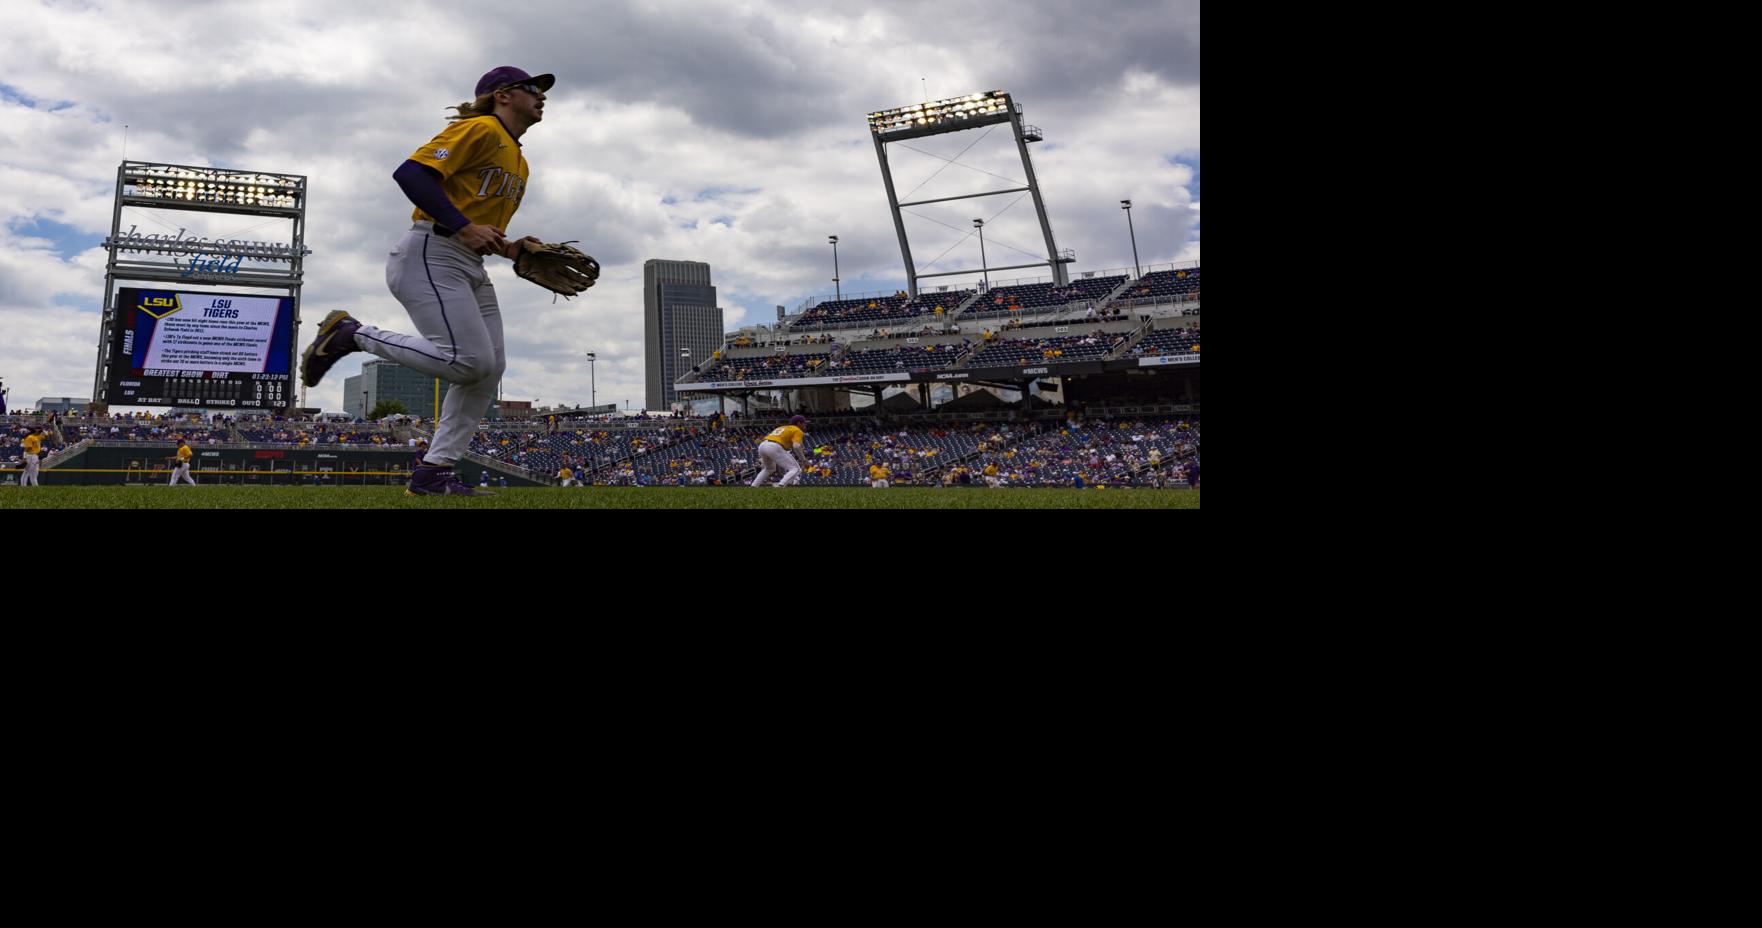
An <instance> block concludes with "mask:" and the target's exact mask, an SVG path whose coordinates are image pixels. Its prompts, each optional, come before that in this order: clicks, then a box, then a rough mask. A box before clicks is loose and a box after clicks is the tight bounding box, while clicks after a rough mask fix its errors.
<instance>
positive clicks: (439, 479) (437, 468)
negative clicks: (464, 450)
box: [404, 464, 495, 496]
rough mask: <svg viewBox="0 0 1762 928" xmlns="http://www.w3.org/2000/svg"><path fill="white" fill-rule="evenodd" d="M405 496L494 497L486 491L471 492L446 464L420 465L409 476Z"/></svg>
mask: <svg viewBox="0 0 1762 928" xmlns="http://www.w3.org/2000/svg"><path fill="white" fill-rule="evenodd" d="M404 495H405V496H494V495H495V494H494V493H491V492H489V491H487V490H473V489H472V488H471V487H469V486H467V485H466V483H465V481H463V480H460V479H459V475H458V474H455V473H453V468H452V467H451V466H450V465H447V464H421V465H418V466H417V468H416V472H415V473H413V474H411V475H410V486H409V487H408V488H406V489H405V490H404Z"/></svg>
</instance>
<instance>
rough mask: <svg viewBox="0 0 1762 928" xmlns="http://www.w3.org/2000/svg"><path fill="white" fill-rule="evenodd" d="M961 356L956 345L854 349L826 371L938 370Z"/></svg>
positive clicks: (844, 372)
mask: <svg viewBox="0 0 1762 928" xmlns="http://www.w3.org/2000/svg"><path fill="white" fill-rule="evenodd" d="M960 356H961V346H960V345H957V344H953V343H949V344H942V345H902V346H899V347H894V348H871V349H867V350H864V351H854V350H853V351H847V352H845V353H844V354H842V355H840V356H839V358H838V360H837V361H834V362H833V366H831V367H829V368H828V369H827V372H828V373H831V374H839V375H843V374H892V373H896V372H911V371H937V370H941V369H943V368H945V367H947V366H949V365H950V364H953V363H954V361H955V359H956V358H959V357H960Z"/></svg>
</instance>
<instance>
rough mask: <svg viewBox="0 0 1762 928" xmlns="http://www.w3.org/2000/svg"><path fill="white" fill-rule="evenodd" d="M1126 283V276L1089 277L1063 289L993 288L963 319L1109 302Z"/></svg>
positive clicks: (1042, 286)
mask: <svg viewBox="0 0 1762 928" xmlns="http://www.w3.org/2000/svg"><path fill="white" fill-rule="evenodd" d="M1125 280H1126V275H1124V274H1117V275H1114V276H1112V277H1086V278H1083V279H1081V280H1074V281H1071V282H1070V283H1069V284H1066V285H1065V286H1062V287H1061V286H1058V285H1057V284H1053V283H1050V282H1047V283H1038V284H1018V285H1015V286H1010V287H993V288H991V289H990V290H987V291H986V292H985V295H984V296H981V297H980V298H979V300H978V301H977V302H975V303H974V304H973V305H972V306H969V307H967V311H966V313H964V314H963V318H965V317H968V316H972V317H980V316H992V315H997V314H999V313H1010V314H1019V313H1024V312H1028V313H1032V312H1033V311H1035V310H1037V309H1045V308H1048V307H1054V306H1066V305H1069V304H1071V303H1094V302H1097V301H1099V300H1103V299H1105V298H1106V297H1107V295H1108V294H1109V293H1112V292H1113V290H1114V288H1115V287H1118V286H1119V285H1120V284H1122V283H1124V282H1125Z"/></svg>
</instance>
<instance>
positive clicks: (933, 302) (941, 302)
mask: <svg viewBox="0 0 1762 928" xmlns="http://www.w3.org/2000/svg"><path fill="white" fill-rule="evenodd" d="M972 295H973V291H972V290H951V291H949V292H947V293H920V294H918V297H917V299H912V298H911V297H910V296H909V295H908V294H907V293H906V292H905V291H904V290H901V291H899V292H897V293H895V294H893V295H892V296H888V297H864V298H861V299H854V300H828V301H827V302H824V303H821V304H819V305H818V306H815V307H813V308H812V309H809V310H808V311H806V312H804V313H802V314H801V315H800V316H798V317H797V318H796V319H795V321H794V322H792V323H790V330H791V331H793V332H800V331H806V330H810V329H825V328H837V327H842V326H859V325H866V324H869V325H886V326H898V325H900V324H902V323H909V322H910V321H912V320H916V319H919V318H920V317H923V316H932V317H946V316H949V315H952V314H953V313H954V312H955V310H957V309H959V308H960V305H961V304H962V303H965V302H966V301H967V299H968V298H969V297H971V296H972Z"/></svg>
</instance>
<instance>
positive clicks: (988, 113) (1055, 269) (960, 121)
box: [869, 90, 1076, 299]
mask: <svg viewBox="0 0 1762 928" xmlns="http://www.w3.org/2000/svg"><path fill="white" fill-rule="evenodd" d="M1004 123H1008V124H1009V126H1010V128H1011V129H1012V130H1013V131H1014V132H1015V137H1016V150H1017V151H1018V152H1020V153H1021V156H1022V171H1023V172H1024V174H1025V176H1026V177H1027V179H1028V181H1027V186H1024V187H1012V188H1010V189H1007V190H988V191H986V192H984V193H969V194H963V195H960V196H952V197H937V198H935V199H931V200H915V201H913V202H910V203H901V202H899V196H898V195H897V194H896V193H895V192H894V189H893V172H892V170H891V169H889V167H888V165H887V145H888V144H889V143H892V142H904V141H907V140H909V139H919V138H925V137H927V136H932V135H943V134H946V133H949V132H964V131H966V130H968V129H980V128H984V127H986V126H996V125H1002V124H1004ZM869 132H870V134H872V135H873V136H874V137H875V156H876V157H877V158H879V159H880V160H881V179H882V180H883V181H885V182H886V184H887V204H888V206H890V207H891V208H892V210H893V228H894V230H895V231H896V232H898V233H899V251H900V255H901V256H903V257H904V258H905V275H906V286H907V289H908V292H909V293H910V294H911V296H912V297H913V298H914V299H915V298H916V297H917V296H918V280H919V279H920V278H929V277H955V276H959V275H963V274H988V273H989V272H990V271H1009V270H1015V269H1018V268H1027V267H1050V268H1052V279H1053V282H1054V283H1055V284H1056V285H1057V286H1060V287H1063V286H1066V285H1067V284H1069V283H1070V281H1069V280H1068V279H1067V278H1068V276H1069V275H1068V273H1067V271H1066V268H1065V265H1067V264H1070V263H1071V262H1073V261H1075V260H1076V256H1075V255H1074V254H1071V253H1069V252H1066V253H1064V254H1062V255H1061V254H1060V253H1059V250H1058V246H1057V245H1056V244H1054V243H1053V240H1052V223H1051V222H1050V221H1049V220H1048V219H1047V218H1046V202H1045V201H1044V200H1043V199H1041V197H1040V184H1039V182H1038V181H1036V180H1035V179H1034V162H1033V160H1032V159H1030V158H1029V157H1028V143H1029V142H1038V141H1041V139H1042V138H1043V136H1042V135H1041V133H1040V130H1039V129H1038V128H1035V127H1034V126H1024V125H1022V109H1021V106H1020V105H1018V104H1016V103H1015V102H1014V101H1013V100H1011V99H1010V95H1009V94H1007V93H1005V92H1003V91H1001V90H993V91H989V92H986V93H975V94H968V95H967V96H964V97H954V98H951V99H947V100H937V101H936V102H934V103H914V104H912V105H910V106H900V107H894V108H893V109H887V110H881V111H879V112H875V113H870V114H869ZM1024 192H1026V193H1030V194H1033V197H1034V211H1035V213H1037V214H1038V215H1039V217H1040V232H1041V234H1042V235H1043V236H1044V237H1045V239H1046V260H1045V261H1036V262H1034V263H1032V264H1012V265H1009V266H1007V267H986V266H985V265H986V261H985V259H984V256H983V253H982V252H981V256H980V259H979V265H980V266H979V267H977V268H969V269H967V270H963V271H939V272H937V273H935V274H920V273H918V268H917V265H916V264H915V263H914V262H913V261H912V246H911V243H910V242H909V241H908V240H907V238H906V232H905V217H904V216H903V215H902V214H901V210H902V209H903V208H905V207H908V206H923V205H924V204H927V203H944V202H948V201H950V200H970V199H974V198H977V197H991V196H999V195H1001V194H1006V193H1024Z"/></svg>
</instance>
